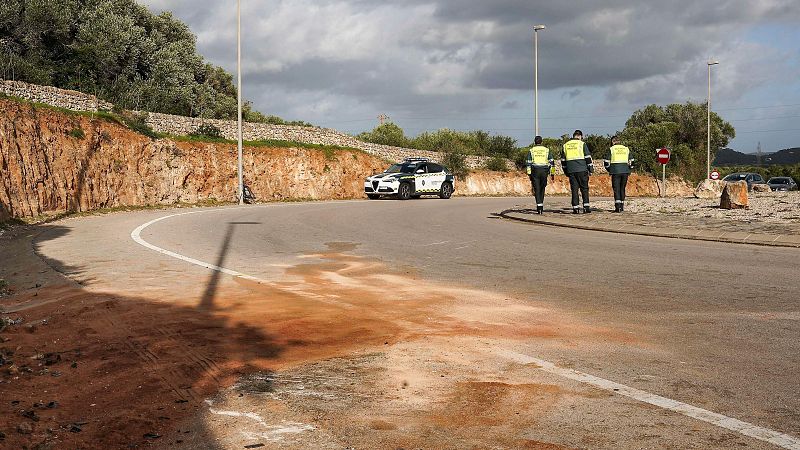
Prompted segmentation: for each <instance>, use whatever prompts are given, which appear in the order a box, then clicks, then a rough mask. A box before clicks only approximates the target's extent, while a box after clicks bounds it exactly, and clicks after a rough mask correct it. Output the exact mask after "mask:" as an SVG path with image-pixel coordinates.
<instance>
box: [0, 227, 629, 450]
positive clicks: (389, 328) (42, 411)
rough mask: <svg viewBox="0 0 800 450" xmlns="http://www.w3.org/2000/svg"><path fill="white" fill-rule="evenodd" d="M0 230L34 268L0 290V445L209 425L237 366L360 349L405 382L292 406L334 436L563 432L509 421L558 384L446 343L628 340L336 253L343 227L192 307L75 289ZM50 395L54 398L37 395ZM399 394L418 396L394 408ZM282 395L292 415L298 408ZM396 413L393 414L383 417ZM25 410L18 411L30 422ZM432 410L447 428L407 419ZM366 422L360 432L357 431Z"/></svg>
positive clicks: (6, 269)
mask: <svg viewBox="0 0 800 450" xmlns="http://www.w3.org/2000/svg"><path fill="white" fill-rule="evenodd" d="M3 239H4V241H3V242H2V245H3V246H4V247H5V248H9V249H11V248H12V247H13V248H14V249H16V250H18V251H19V252H18V253H17V255H21V256H20V257H17V258H15V259H14V260H12V261H7V260H4V261H3V262H2V269H3V273H7V274H9V275H7V278H8V279H9V281H10V282H11V283H12V286H13V285H14V283H15V279H18V278H20V276H21V274H24V273H33V272H29V271H32V270H35V271H37V272H39V273H41V276H40V278H41V279H42V284H43V286H41V287H40V288H37V289H28V290H26V289H23V288H19V289H18V294H17V295H16V296H14V297H12V298H7V299H2V300H0V309H3V308H4V309H5V310H6V311H14V310H16V309H18V308H24V309H22V310H20V311H19V312H17V313H15V312H8V313H6V314H4V315H5V316H9V317H12V318H16V317H22V318H23V319H24V322H23V323H22V324H20V325H15V326H11V327H9V328H7V329H6V330H5V331H3V332H2V333H0V339H2V343H0V348H2V349H3V352H4V354H5V355H6V357H7V359H10V360H11V361H13V366H12V365H4V366H3V367H2V372H1V373H0V376H2V383H0V391H1V392H2V395H0V399H2V400H1V401H0V431H2V432H3V433H5V441H4V442H2V444H0V446H8V447H9V448H19V447H21V446H28V447H33V446H35V445H37V444H43V445H44V447H41V448H48V447H46V446H47V445H51V446H52V447H53V448H125V447H128V446H142V445H148V444H153V443H158V444H159V445H167V444H170V445H171V444H180V443H182V442H195V443H197V442H208V441H210V440H219V439H223V438H225V436H223V435H224V433H225V432H224V431H221V430H220V429H218V428H215V427H214V426H213V425H211V424H206V425H205V426H204V427H205V428H203V426H201V427H198V425H197V423H198V421H202V420H203V419H202V418H203V417H204V415H207V413H206V412H205V409H206V405H205V403H204V400H205V399H207V398H211V397H214V396H215V395H221V396H222V397H224V396H225V395H226V394H224V392H225V390H226V389H229V388H230V387H231V386H232V385H234V383H236V382H237V380H240V379H241V377H242V376H244V375H246V374H251V373H260V372H265V371H269V372H274V373H278V372H282V371H284V372H286V371H292V370H302V367H305V365H306V364H310V363H314V362H315V361H324V360H327V359H330V358H336V357H338V358H348V357H352V356H353V355H361V354H365V353H370V352H372V353H378V354H385V355H388V356H387V358H388V359H387V361H385V363H381V364H383V366H381V369H380V370H381V371H385V373H387V374H394V375H392V376H385V377H381V378H379V379H376V380H375V381H374V386H375V389H378V390H383V391H384V393H385V392H388V389H389V387H388V386H390V385H391V386H395V384H393V383H397V385H400V384H402V385H403V386H402V387H401V388H399V389H400V390H399V391H398V392H400V393H399V394H392V396H390V397H387V398H389V399H390V400H391V401H388V403H387V402H373V403H370V404H364V405H362V406H361V407H360V409H359V408H355V407H352V409H351V410H352V413H353V415H352V416H351V415H349V414H348V411H346V410H344V411H341V417H340V418H339V419H337V420H332V421H329V422H327V423H324V422H315V421H314V417H313V415H307V416H303V419H304V420H305V421H306V422H307V423H313V426H314V427H316V428H317V429H320V430H326V432H329V433H330V434H331V435H332V436H333V437H334V438H340V437H341V436H342V435H341V434H340V433H338V432H337V427H339V428H340V429H344V428H345V427H347V426H349V423H353V422H354V421H355V422H358V423H363V424H364V427H363V428H364V430H369V433H378V432H380V433H383V435H382V436H384V438H382V439H384V440H383V441H382V442H381V446H383V445H386V446H387V447H393V448H397V447H398V446H399V447H405V446H413V447H419V446H429V445H425V444H426V443H440V444H443V445H444V444H445V443H447V442H451V443H453V444H454V445H455V442H469V440H470V439H473V437H472V435H473V434H474V433H475V431H476V429H481V430H482V431H481V433H479V434H481V435H483V437H484V438H487V439H488V438H491V439H495V442H497V443H498V444H502V445H506V446H512V447H522V448H539V449H551V448H561V447H559V446H557V445H555V444H548V443H541V442H536V441H528V440H525V439H521V438H519V437H515V431H518V430H520V429H524V428H525V427H529V426H531V425H532V424H533V423H534V422H535V420H536V417H537V414H538V413H537V412H535V411H539V412H543V411H546V410H547V409H548V408H551V407H553V405H554V404H555V403H556V402H557V401H558V399H559V398H560V397H562V396H564V395H567V394H569V393H565V392H564V391H563V390H562V389H561V388H559V387H557V386H553V385H539V384H524V383H522V384H509V383H507V382H500V381H493V379H495V378H497V374H496V373H492V372H491V371H490V372H489V373H486V370H487V369H486V368H485V367H481V366H480V364H477V365H474V364H473V363H471V362H470V363H466V362H461V363H456V362H454V361H453V360H452V358H453V356H452V355H453V354H456V353H458V352H461V353H458V354H461V355H465V354H466V355H467V356H463V358H464V361H474V358H479V357H478V356H475V355H471V356H470V355H469V353H471V352H472V353H480V351H479V350H476V349H474V348H469V347H465V345H467V346H469V345H473V343H474V342H477V341H476V339H478V340H480V341H481V342H483V343H485V344H486V345H487V346H488V347H491V346H493V345H504V344H505V343H508V342H513V341H515V340H519V341H530V340H531V339H546V340H548V341H552V342H555V343H556V345H563V346H569V345H571V344H570V342H572V341H574V340H576V339H579V340H582V341H586V342H590V341H596V342H615V343H622V342H625V343H631V338H630V337H628V336H627V335H624V334H621V333H618V332H616V331H613V330H607V329H597V328H593V327H590V326H586V325H583V324H579V323H575V322H574V321H569V320H565V319H559V318H558V317H556V316H555V315H554V314H553V313H552V312H551V311H547V310H544V309H542V308H537V307H534V306H531V305H529V304H523V303H522V302H520V301H516V300H513V299H507V298H505V297H503V296H498V295H496V294H492V293H487V292H480V291H473V290H464V289H460V288H457V287H448V286H440V285H436V284H433V283H431V282H427V281H425V280H421V279H418V278H416V277H414V276H409V275H408V274H401V273H392V272H391V271H388V270H387V269H386V268H385V267H384V266H383V265H382V264H381V263H380V261H377V260H370V259H365V258H359V257H355V256H352V255H349V254H347V253H346V252H347V251H348V250H351V249H352V247H350V246H348V244H342V243H338V244H331V245H330V247H331V250H330V252H328V253H325V254H320V255H307V262H305V263H303V264H299V265H296V266H293V267H290V268H288V269H287V270H286V276H285V278H284V279H281V280H276V281H274V282H270V283H263V284H259V283H254V282H251V281H245V280H238V279H237V280H236V282H235V283H231V282H230V279H229V277H227V276H223V278H225V279H226V280H227V281H226V282H221V283H220V285H219V287H218V289H217V290H216V291H215V292H212V295H211V299H210V300H211V301H210V302H206V303H204V304H203V306H202V307H199V306H198V305H197V303H198V299H196V298H184V297H182V296H181V295H180V294H177V295H174V296H163V297H159V298H147V297H144V296H122V295H117V294H115V293H114V292H93V291H91V290H87V289H85V288H83V287H81V286H79V285H76V284H73V283H71V282H69V281H67V280H65V279H64V278H63V277H61V275H59V274H57V273H55V272H53V271H52V270H50V269H48V268H47V266H45V264H44V263H43V262H42V261H40V260H38V259H37V258H36V257H35V256H33V254H32V252H27V254H26V255H27V256H25V255H23V253H21V252H22V251H23V250H24V249H25V248H28V249H30V245H31V244H30V238H29V237H24V236H19V237H16V238H8V237H5V238H3ZM14 272H16V277H15V275H14ZM169 276H177V275H164V276H163V277H162V278H161V279H160V280H159V281H160V282H163V283H165V285H168V283H169V282H170V280H169ZM223 281H225V280H223ZM197 282H198V283H204V282H206V280H197ZM207 300H208V299H207ZM393 352H395V353H394V354H393ZM398 352H399V353H398ZM402 352H405V353H402ZM415 352H417V353H418V354H422V353H424V352H429V353H430V354H431V355H432V356H431V357H430V358H428V361H429V362H430V361H434V362H435V361H437V358H439V357H438V356H436V355H444V354H449V355H450V356H448V357H444V356H441V358H440V359H441V364H442V366H443V367H445V369H443V371H442V373H443V374H444V373H448V376H447V377H445V375H442V376H441V377H437V378H436V379H435V380H433V379H426V378H425V377H423V376H416V377H415V375H414V369H415V368H414V367H408V366H407V365H413V363H409V362H408V360H407V359H404V358H407V357H408V356H409V355H410V354H411V353H415ZM448 358H450V359H448ZM371 364H372V363H371ZM459 364H461V366H463V367H469V365H470V364H473V365H472V366H471V367H470V369H469V370H470V371H471V372H470V375H469V376H470V377H473V378H475V379H474V380H472V381H463V379H462V378H463V377H461V376H458V375H459V374H457V373H455V371H457V370H458V369H457V367H459ZM448 367H449V369H448ZM491 370H494V369H491ZM448 371H450V372H448ZM482 372H483V373H482ZM382 373H384V372H382ZM461 375H463V374H461ZM393 377H394V378H393ZM409 384H410V386H409V389H406V385H409ZM426 386H427V387H428V388H426ZM343 389H344V388H343ZM392 389H394V387H392ZM573 394H574V393H573ZM364 395H367V396H368V395H371V394H370V393H365V394H364ZM404 396H405V397H404ZM409 396H410V397H409ZM49 402H57V405H55V407H51V408H48V407H47V404H48V403H49ZM408 404H414V405H416V406H415V407H416V408H418V409H417V410H415V411H413V413H409V412H408V410H407V409H406V410H405V411H406V412H403V410H404V408H406V407H407V405H408ZM531 405H535V411H534V413H532V414H531V413H529V412H530V407H531ZM278 409H279V410H285V409H286V407H285V406H281V407H280V408H278ZM526 409H527V411H528V412H526V414H525V415H523V416H520V415H519V411H520V410H526ZM31 411H33V412H31ZM292 411H294V412H293V414H296V415H297V414H299V415H301V416H302V415H303V413H302V411H303V408H299V409H298V408H295V409H293V410H292ZM298 411H300V412H298ZM309 414H310V413H309ZM404 414H405V416H404V420H405V422H404V423H402V424H397V423H394V422H393V421H392V419H391V417H389V418H387V417H388V416H393V417H397V416H398V415H400V416H403V415H404ZM23 424H28V425H30V433H27V425H23ZM431 426H433V427H435V428H436V429H438V430H443V431H442V433H441V434H442V435H443V436H450V437H449V438H444V437H442V435H436V436H433V435H430V434H428V435H425V434H420V435H416V436H414V434H413V433H412V434H409V433H408V431H409V430H413V429H423V428H425V427H431ZM398 427H400V428H401V430H404V431H402V432H401V431H398V430H397V429H398ZM18 428H19V430H20V431H22V433H21V432H18ZM426 429H427V428H426ZM187 431H189V432H190V433H187ZM364 433H367V431H364ZM386 433H388V434H386ZM190 434H193V436H191V437H190V436H189V435H190ZM157 436H160V437H157ZM369 436H371V435H369V434H368V433H367V434H365V435H364V436H362V438H361V439H362V442H365V443H368V442H370V440H371V439H373V438H371V437H369ZM192 439H194V440H193V441H192ZM353 439H354V440H355V441H358V440H359V438H355V437H354V438H353ZM447 439H452V441H448V440H447ZM220 446H221V447H222V444H220ZM376 446H378V445H376ZM434 446H436V445H434ZM455 446H458V445H455ZM214 448H216V447H214Z"/></svg>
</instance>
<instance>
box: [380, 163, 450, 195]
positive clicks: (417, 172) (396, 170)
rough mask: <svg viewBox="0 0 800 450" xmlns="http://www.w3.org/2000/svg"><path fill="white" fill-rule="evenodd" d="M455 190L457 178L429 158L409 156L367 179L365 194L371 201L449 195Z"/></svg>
mask: <svg viewBox="0 0 800 450" xmlns="http://www.w3.org/2000/svg"><path fill="white" fill-rule="evenodd" d="M453 190H455V177H454V176H453V174H452V173H450V172H448V170H447V169H445V168H444V167H442V166H441V165H439V164H436V163H433V162H431V161H429V160H428V159H427V158H406V159H405V160H404V161H403V162H401V163H397V164H392V166H391V167H389V168H388V169H386V170H385V171H384V172H383V173H379V174H377V175H373V176H371V177H368V178H367V179H366V180H364V193H366V194H367V197H369V198H370V199H371V200H375V199H377V198H380V197H382V196H395V197H397V198H399V199H400V200H408V199H409V198H412V197H413V198H418V197H420V196H422V195H438V196H439V198H450V196H452V195H453Z"/></svg>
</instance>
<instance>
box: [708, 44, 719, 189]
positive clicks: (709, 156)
mask: <svg viewBox="0 0 800 450" xmlns="http://www.w3.org/2000/svg"><path fill="white" fill-rule="evenodd" d="M717 64H719V61H716V60H711V59H710V60H709V61H708V103H706V122H707V125H708V127H707V129H706V137H707V142H708V145H707V147H706V178H711V66H714V65H717Z"/></svg>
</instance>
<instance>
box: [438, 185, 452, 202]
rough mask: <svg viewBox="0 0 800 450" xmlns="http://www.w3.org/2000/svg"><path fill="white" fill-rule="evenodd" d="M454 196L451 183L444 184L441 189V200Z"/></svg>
mask: <svg viewBox="0 0 800 450" xmlns="http://www.w3.org/2000/svg"><path fill="white" fill-rule="evenodd" d="M452 195H453V185H452V184H450V183H442V187H441V188H439V198H445V199H446V198H450V197H451V196H452Z"/></svg>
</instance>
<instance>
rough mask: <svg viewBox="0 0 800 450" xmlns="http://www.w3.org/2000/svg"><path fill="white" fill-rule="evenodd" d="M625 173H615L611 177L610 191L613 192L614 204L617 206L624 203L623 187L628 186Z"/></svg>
mask: <svg viewBox="0 0 800 450" xmlns="http://www.w3.org/2000/svg"><path fill="white" fill-rule="evenodd" d="M628 175H629V174H627V173H616V174H614V175H611V189H613V190H614V203H615V204H617V205H619V204H620V203H625V187H627V186H628Z"/></svg>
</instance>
